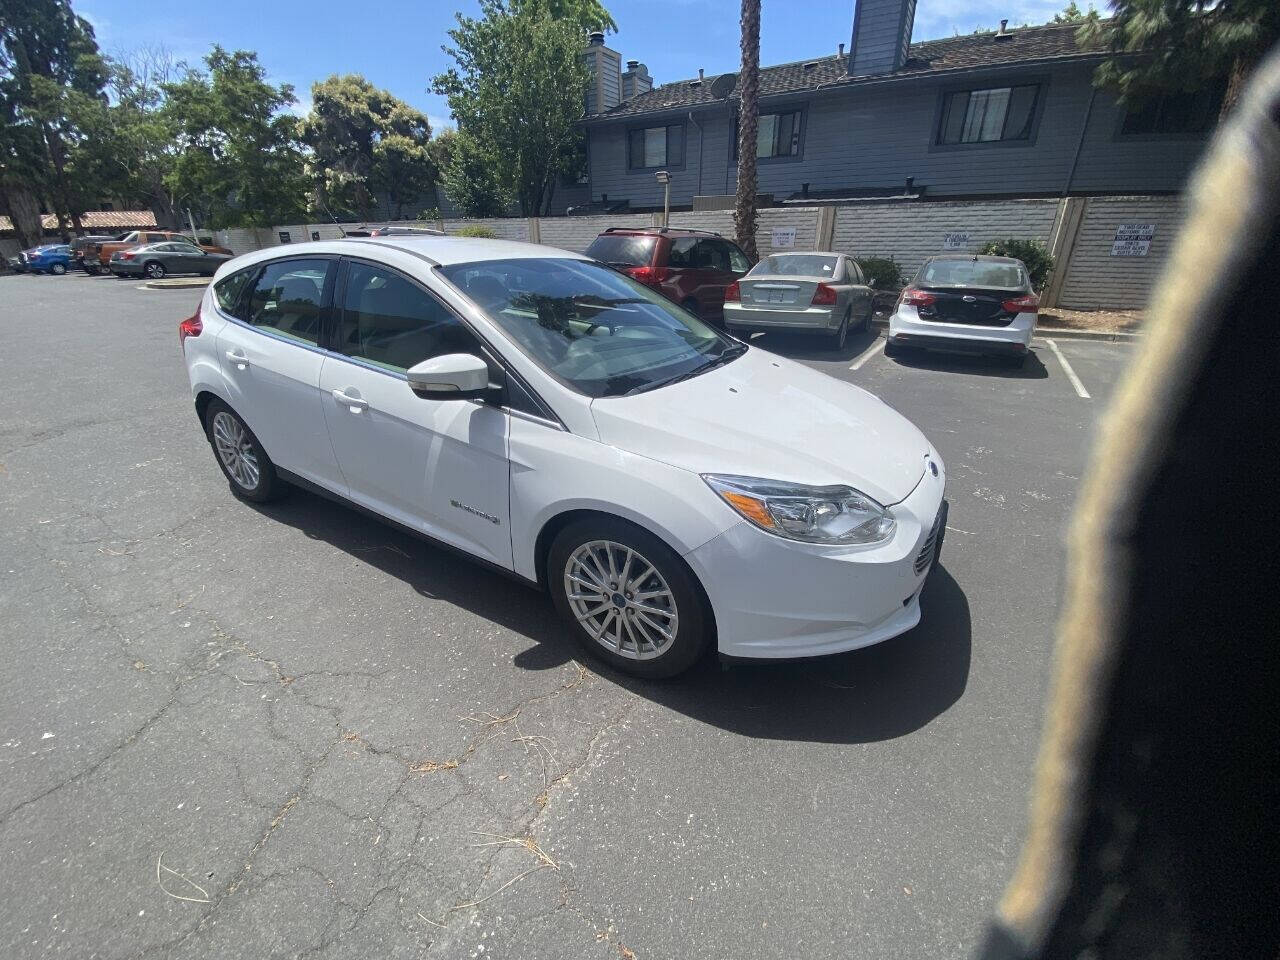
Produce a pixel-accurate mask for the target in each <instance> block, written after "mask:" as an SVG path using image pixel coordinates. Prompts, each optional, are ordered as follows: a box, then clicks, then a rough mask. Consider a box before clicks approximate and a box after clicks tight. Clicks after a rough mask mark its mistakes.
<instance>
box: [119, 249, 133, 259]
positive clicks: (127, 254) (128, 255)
mask: <svg viewBox="0 0 1280 960" xmlns="http://www.w3.org/2000/svg"><path fill="white" fill-rule="evenodd" d="M133 258H134V254H132V253H130V252H129V251H128V250H122V251H121V252H120V259H121V260H132V259H133Z"/></svg>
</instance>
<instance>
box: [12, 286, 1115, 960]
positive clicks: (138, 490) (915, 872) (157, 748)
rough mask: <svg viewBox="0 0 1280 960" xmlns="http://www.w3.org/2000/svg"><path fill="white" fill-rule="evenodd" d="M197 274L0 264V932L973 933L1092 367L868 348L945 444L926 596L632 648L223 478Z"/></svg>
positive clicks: (38, 936) (394, 940)
mask: <svg viewBox="0 0 1280 960" xmlns="http://www.w3.org/2000/svg"><path fill="white" fill-rule="evenodd" d="M197 296H198V292H197V291H181V290H179V291H152V290H143V289H141V288H139V287H138V285H136V284H134V283H132V282H121V281H116V280H114V279H112V278H106V277H104V278H88V277H84V276H79V275H70V276H68V277H66V278H47V277H25V276H23V277H3V278H0V335H2V336H3V348H0V382H3V383H4V384H5V385H6V387H7V397H6V399H7V403H6V404H5V405H4V406H3V407H2V408H0V544H3V546H2V547H0V614H2V615H3V619H2V620H0V622H2V623H3V625H4V629H3V653H4V659H5V669H4V670H3V671H2V672H0V864H3V869H0V902H3V903H4V904H5V909H4V910H3V911H0V956H4V957H6V958H37V957H41V958H42V957H76V958H80V957H94V958H129V957H140V958H157V960H159V958H176V957H187V956H200V957H202V958H219V957H246V956H252V957H255V958H267V957H316V958H339V957H358V958H367V957H380V958H382V957H386V958H397V957H415V958H417V957H466V958H477V957H544V958H557V957H601V958H610V957H622V958H632V957H640V958H651V957H655V958H656V957H682V956H707V957H734V958H739V960H741V958H756V957H761V958H763V957H777V956H793V955H797V954H803V955H806V956H810V957H826V956H832V957H835V956H839V957H876V958H881V957H920V958H924V957H929V958H938V957H962V956H965V955H966V954H967V953H969V952H970V951H971V950H972V948H973V945H974V943H975V942H976V940H977V938H978V936H979V933H980V930H981V925H982V922H983V920H984V918H985V917H986V915H987V914H988V913H989V911H990V909H991V906H992V904H993V902H994V899H995V897H997V896H998V894H999V892H1000V889H1001V887H1002V885H1003V883H1004V881H1005V880H1006V879H1007V878H1008V876H1009V875H1010V873H1011V872H1012V869H1013V864H1014V858H1015V857H1016V854H1017V850H1018V845H1019V842H1020V840H1021V837H1022V834H1023V830H1024V818H1025V811H1024V807H1025V800H1026V791H1027V788H1028V785H1029V783H1030V778H1031V765H1032V763H1033V760H1034V756H1035V750H1036V745H1037V739H1038V734H1039V724H1040V712H1041V707H1042V703H1043V696H1044V691H1045V686H1046V683H1047V678H1048V665H1049V660H1050V653H1051V637H1052V627H1053V622H1054V618H1055V614H1056V608H1057V598H1058V593H1059V586H1060V578H1061V572H1060V571H1061V566H1062V547H1061V538H1062V529H1063V524H1064V522H1065V520H1066V518H1067V516H1068V513H1069V510H1070V505H1071V501H1072V498H1073V496H1074V491H1075V486H1076V483H1077V479H1076V478H1077V477H1078V476H1079V475H1080V473H1081V470H1082V467H1083V464H1084V460H1085V455H1086V449H1087V443H1088V439H1089V435H1090V427H1091V423H1092V419H1091V418H1092V416H1093V415H1094V413H1095V411H1096V407H1085V406H1083V405H1078V404H1077V405H1075V406H1071V407H1069V408H1065V409H1064V408H1062V407H1061V405H1060V403H1059V401H1058V399H1057V397H1058V394H1057V393H1056V392H1055V391H1059V390H1060V389H1068V390H1069V388H1067V387H1065V385H1064V384H1060V383H1057V382H1056V381H1046V382H1039V381H1033V380H1026V381H1022V380H1010V379H996V378H990V377H985V376H982V375H979V374H977V373H975V374H973V375H972V376H965V377H957V378H953V379H952V380H951V382H950V384H949V385H947V383H945V382H944V383H941V385H940V384H939V383H938V382H937V381H943V380H944V379H945V378H941V377H938V376H937V374H936V372H934V373H932V374H931V372H930V371H929V370H927V369H906V368H903V369H898V368H896V367H890V366H889V365H887V362H886V363H885V364H884V365H880V366H877V365H869V366H868V367H867V368H864V370H863V371H862V373H863V374H864V375H865V376H863V377H861V378H860V379H859V382H862V383H865V384H867V385H868V386H870V387H871V389H873V390H876V391H877V392H880V393H881V394H882V395H883V396H885V398H886V399H887V400H889V402H891V403H893V404H895V405H897V406H899V408H900V409H902V410H903V412H904V413H906V414H907V415H908V416H910V417H912V418H913V419H914V420H915V421H916V422H917V423H918V424H919V425H920V426H921V427H922V428H923V429H924V430H925V432H926V433H927V434H928V435H929V436H930V437H931V438H932V439H934V440H935V442H936V443H937V444H938V446H939V447H940V449H941V450H942V452H943V454H944V456H945V457H946V458H947V461H948V464H949V467H950V474H951V484H952V492H951V499H952V503H953V507H952V515H951V517H952V523H953V524H955V525H956V526H957V527H959V528H961V529H960V532H959V533H955V534H951V535H949V537H948V542H947V552H946V554H945V556H944V565H943V566H942V567H941V568H939V569H938V570H937V571H935V573H934V575H933V576H932V578H931V580H930V583H929V586H928V588H927V590H926V593H925V598H924V622H923V624H922V625H921V627H919V628H918V629H916V630H915V631H912V633H910V634H908V635H907V636H905V637H902V638H900V639H898V640H896V641H891V642H889V643H886V644H883V645H880V646H878V647H874V648H871V649H868V650H864V651H859V652H856V653H853V654H848V655H844V656H840V657H835V658H830V659H826V660H821V661H813V662H807V663H795V664H773V665H737V666H734V667H733V668H732V669H729V670H727V671H722V670H721V669H720V667H719V666H718V665H717V664H716V663H715V662H714V660H709V661H708V662H707V663H705V664H703V665H702V666H701V667H699V668H698V669H696V670H695V671H693V672H692V673H691V674H690V675H688V676H686V677H684V678H681V679H679V680H677V681H675V682H669V683H646V682H642V681H637V680H632V679H628V678H625V677H620V676H617V675H614V674H611V673H609V672H607V671H606V670H605V669H604V668H603V667H600V666H599V665H597V664H595V663H592V662H585V661H583V662H580V661H579V660H578V659H576V658H577V657H578V651H577V649H576V647H574V646H573V644H572V643H571V641H569V640H568V639H567V637H566V635H565V631H564V628H563V626H562V625H561V624H560V623H559V622H558V621H557V619H556V618H555V615H554V612H553V611H552V609H551V606H550V603H549V602H548V601H547V600H546V598H545V597H543V596H541V595H539V594H538V593H536V592H534V591H531V590H529V589H526V588H524V587H522V586H520V585H518V584H515V583H512V582H510V581H508V580H505V579H503V578H501V577H499V576H497V575H494V574H492V573H489V572H487V571H485V570H482V569H481V568H479V567H476V566H472V565H470V564H468V563H466V562H464V561H461V560H459V559H458V558H456V557H454V556H452V555H449V554H446V553H443V552H441V551H439V550H436V549H434V548H433V547H431V546H428V545H426V544H424V543H421V542H419V541H417V540H414V539H412V538H410V537H408V536H405V535H402V534H400V533H399V532H395V531H392V530H390V529H388V528H386V527H384V526H382V525H380V524H378V523H376V522H374V521H371V520H369V519H366V518H364V517H362V516H359V515H357V514H356V513H354V512H352V511H349V510H346V509H344V508H342V507H340V506H336V505H334V504H331V503H328V502H326V501H324V500H321V499H318V498H316V497H313V496H310V495H308V494H303V493H300V492H299V493H295V494H294V495H293V496H291V497H290V498H288V499H286V500H284V501H282V502H280V503H277V504H272V505H269V506H265V507H253V506H250V505H247V504H244V503H241V502H239V501H237V500H236V499H235V498H234V497H232V496H231V494H230V492H229V491H228V489H227V485H226V482H225V481H224V480H223V478H222V476H221V474H220V473H219V472H218V470H217V468H216V466H215V464H214V462H213V459H212V455H211V454H210V452H209V450H208V447H207V445H206V443H205V442H204V439H203V436H202V434H201V432H200V430H199V427H198V424H197V422H196V419H195V415H194V412H193V410H192V406H191V402H190V396H189V390H188V388H187V384H186V377H185V373H184V370H183V367H182V362H181V355H180V351H179V347H178V340H177V332H176V327H177V323H178V321H179V320H180V319H182V318H183V317H185V316H188V315H189V314H190V312H191V307H192V305H193V302H194V301H195V299H196V298H197ZM768 346H769V347H770V348H771V349H773V348H775V346H774V345H773V344H769V345H768ZM864 346H865V345H861V346H859V345H858V344H853V343H851V344H850V350H851V351H855V352H856V351H860V350H861V349H862V348H863V347H864ZM776 348H777V349H786V348H787V345H786V344H785V343H782V344H779V345H778V346H777V347H776ZM1108 362H1110V361H1106V360H1105V359H1104V360H1100V361H1099V364H1102V366H1101V367H1099V369H1102V368H1103V367H1105V365H1106V363H1108ZM815 365H816V366H820V367H822V368H824V369H830V371H831V372H833V373H835V374H837V375H842V376H849V377H852V376H853V375H852V374H849V373H848V371H847V369H846V367H847V360H846V361H844V362H841V363H833V362H831V361H830V358H828V357H822V358H819V359H818V360H816V361H815ZM1113 366H1115V365H1114V364H1113ZM1115 368H1116V370H1118V369H1119V368H1118V366H1116V367H1115ZM1106 369H1108V370H1110V369H1111V367H1106ZM947 391H950V392H949V393H948V392H947ZM1066 395H1069V394H1064V396H1066ZM1010 447H1012V448H1013V449H1015V450H1016V453H1014V454H1012V455H1010V454H1009V453H1008V448H1010ZM966 471H967V472H966ZM1024 494H1025V495H1024ZM997 530H998V531H999V534H998V535H997V534H996V533H995V531H997Z"/></svg>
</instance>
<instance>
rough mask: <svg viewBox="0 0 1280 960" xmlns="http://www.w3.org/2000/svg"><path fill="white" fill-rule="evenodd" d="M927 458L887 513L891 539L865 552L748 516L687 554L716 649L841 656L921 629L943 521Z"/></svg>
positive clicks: (939, 482) (753, 654) (940, 479)
mask: <svg viewBox="0 0 1280 960" xmlns="http://www.w3.org/2000/svg"><path fill="white" fill-rule="evenodd" d="M930 458H931V459H932V460H933V462H934V463H936V464H937V465H938V468H939V469H938V475H937V476H936V477H935V476H934V475H933V474H932V472H931V471H929V470H928V469H926V470H925V471H924V476H923V477H922V478H921V479H920V482H919V483H918V484H916V487H915V489H914V490H912V491H911V493H910V495H908V496H907V498H906V499H905V500H903V501H902V502H900V503H898V504H895V505H894V506H892V507H890V508H889V511H890V512H891V513H892V514H893V516H894V518H895V519H896V520H897V528H896V530H895V532H894V536H893V539H891V540H890V541H889V542H887V543H883V544H880V545H878V546H875V547H870V548H867V547H829V546H821V545H817V544H811V543H798V542H796V541H792V540H784V539H782V538H780V537H775V536H773V535H771V534H768V533H765V532H764V531H763V530H760V529H759V528H757V527H755V526H753V525H751V524H750V523H748V522H747V521H745V520H744V521H742V522H741V523H738V524H736V525H735V526H733V527H730V528H729V529H728V530H726V531H725V532H724V533H722V534H720V535H719V536H717V537H715V538H713V539H712V540H710V541H709V542H707V543H705V544H703V545H702V546H700V547H698V548H697V549H696V550H693V551H691V552H689V553H688V554H686V555H685V560H686V561H687V562H688V563H689V565H690V566H691V567H692V568H693V571H694V573H695V574H697V576H698V578H699V580H700V581H701V582H702V585H703V588H704V589H705V590H706V592H707V597H708V599H710V601H711V607H712V610H713V611H714V613H715V619H716V630H717V634H718V636H719V650H720V653H721V654H723V655H724V656H729V657H744V658H786V657H812V656H819V655H823V654H829V653H841V652H844V651H846V650H856V649H858V648H859V647H867V646H870V645H871V644H874V643H879V642H881V641H882V640H888V639H889V638H891V637H895V636H897V635H898V634H901V633H905V632H906V631H907V630H910V629H911V628H912V627H914V626H915V625H916V624H917V623H919V622H920V590H921V588H922V587H923V586H924V581H925V578H926V577H927V576H928V574H929V571H930V569H932V566H933V560H934V558H935V557H936V552H937V549H938V547H939V545H940V541H941V537H942V534H943V533H944V532H945V523H946V518H945V508H944V505H943V504H944V501H943V489H944V486H945V481H946V476H945V474H944V473H943V471H942V461H941V459H940V458H939V457H938V455H937V454H936V453H931V454H930ZM935 525H937V528H936V529H935ZM926 548H928V552H929V555H925V552H926ZM922 555H925V556H924V560H923V563H922V564H921V565H920V566H919V569H917V560H918V559H920V558H921V557H922Z"/></svg>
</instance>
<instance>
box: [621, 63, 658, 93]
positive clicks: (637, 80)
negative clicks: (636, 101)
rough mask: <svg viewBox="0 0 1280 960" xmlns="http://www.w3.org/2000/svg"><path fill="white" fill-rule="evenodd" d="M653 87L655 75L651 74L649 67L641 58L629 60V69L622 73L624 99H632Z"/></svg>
mask: <svg viewBox="0 0 1280 960" xmlns="http://www.w3.org/2000/svg"><path fill="white" fill-rule="evenodd" d="M652 89H653V77H651V76H649V68H648V67H646V66H645V65H644V64H643V63H641V62H640V61H639V60H628V61H627V69H626V70H625V71H623V74H622V99H623V100H630V99H631V98H632V97H638V96H640V94H642V93H648V92H649V91H650V90H652Z"/></svg>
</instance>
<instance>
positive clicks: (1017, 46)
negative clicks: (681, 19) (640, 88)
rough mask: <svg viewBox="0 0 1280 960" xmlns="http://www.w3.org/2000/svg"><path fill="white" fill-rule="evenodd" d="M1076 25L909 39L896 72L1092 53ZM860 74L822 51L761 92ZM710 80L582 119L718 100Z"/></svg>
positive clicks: (672, 87)
mask: <svg viewBox="0 0 1280 960" xmlns="http://www.w3.org/2000/svg"><path fill="white" fill-rule="evenodd" d="M1076 29H1077V28H1076V27H1075V26H1074V25H1071V24H1048V25H1046V26H1042V27H1023V28H1021V29H1017V30H1010V31H1009V33H1008V35H1007V37H1006V38H1003V39H999V40H997V39H996V37H995V34H992V33H983V34H976V35H969V36H963V37H947V38H946V39H943V40H926V41H924V42H923V43H913V44H912V45H911V49H910V52H909V54H908V58H907V62H906V64H905V65H904V66H903V67H902V68H901V69H900V70H898V71H897V72H896V74H895V76H918V75H924V74H930V73H940V72H943V71H947V70H964V69H969V68H973V67H982V66H998V65H1000V64H1007V63H1017V62H1019V61H1023V60H1046V59H1054V58H1059V57H1077V56H1082V55H1090V54H1092V53H1093V51H1090V50H1088V49H1085V48H1082V47H1080V46H1079V45H1078V44H1077V43H1076ZM863 79H865V78H862V77H851V76H849V75H848V58H847V57H837V56H826V57H822V58H820V59H815V60H807V61H806V60H798V61H796V62H795V63H783V64H779V65H778V66H775V67H763V68H761V70H760V96H762V97H770V96H777V95H780V94H785V93H797V92H802V91H807V90H815V89H817V88H819V87H834V86H840V85H845V84H854V83H858V82H859V81H861V80H863ZM875 79H877V80H879V79H883V78H882V77H876V78H875ZM715 80H716V77H707V78H706V79H705V80H703V81H702V82H701V83H699V82H698V81H697V80H679V81H677V82H675V83H665V84H663V85H662V86H660V87H654V88H653V89H652V90H650V91H648V92H647V93H642V94H641V95H640V96H638V97H633V98H632V99H630V100H627V101H625V102H624V103H621V104H619V105H618V106H616V107H614V108H613V109H612V110H608V111H606V112H604V113H601V114H596V115H594V116H591V117H588V118H587V119H588V121H593V122H595V121H601V120H611V119H614V118H617V117H628V116H633V115H635V114H640V113H656V112H658V111H662V110H674V109H677V108H688V107H696V106H698V105H700V104H704V103H714V102H716V101H717V100H720V99H721V98H719V97H715V96H712V94H711V85H712V83H713V82H714V81H715ZM736 94H737V86H736V85H735V86H734V88H733V93H732V94H730V96H733V95H736Z"/></svg>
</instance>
